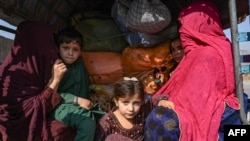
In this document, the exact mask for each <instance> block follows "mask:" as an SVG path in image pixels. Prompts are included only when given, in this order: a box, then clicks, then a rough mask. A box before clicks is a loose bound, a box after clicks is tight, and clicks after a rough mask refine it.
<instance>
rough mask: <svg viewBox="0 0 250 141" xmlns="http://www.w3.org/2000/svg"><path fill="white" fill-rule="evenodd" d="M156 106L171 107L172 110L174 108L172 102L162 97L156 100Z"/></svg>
mask: <svg viewBox="0 0 250 141" xmlns="http://www.w3.org/2000/svg"><path fill="white" fill-rule="evenodd" d="M157 106H163V107H165V108H169V109H173V110H174V108H175V106H174V103H173V102H172V101H168V100H164V99H162V100H160V101H159V102H158V104H157Z"/></svg>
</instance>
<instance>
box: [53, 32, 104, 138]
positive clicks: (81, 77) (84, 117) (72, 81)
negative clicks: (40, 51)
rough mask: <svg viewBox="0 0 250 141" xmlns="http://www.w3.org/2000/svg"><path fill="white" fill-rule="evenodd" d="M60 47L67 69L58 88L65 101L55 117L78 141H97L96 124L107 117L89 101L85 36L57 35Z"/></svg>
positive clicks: (56, 111)
mask: <svg viewBox="0 0 250 141" xmlns="http://www.w3.org/2000/svg"><path fill="white" fill-rule="evenodd" d="M57 46H58V51H59V56H60V59H61V63H64V64H66V65H67V72H66V73H65V75H64V77H63V79H62V80H61V82H60V85H59V87H58V93H59V94H60V96H61V97H62V98H63V101H62V102H61V103H60V105H59V106H57V108H56V109H55V110H54V111H53V113H52V116H53V117H54V118H55V119H57V120H59V121H61V122H63V123H65V124H66V125H68V126H70V127H73V128H75V129H76V132H77V133H76V136H75V138H74V140H75V141H78V140H79V141H80V140H81V141H91V140H93V138H94V134H95V128H96V120H97V119H98V118H99V117H96V116H100V117H101V116H102V115H103V114H105V113H104V112H103V111H102V110H101V109H100V106H99V105H93V103H92V102H91V101H90V100H89V87H88V86H89V84H88V74H87V70H86V68H85V65H84V62H83V60H82V57H81V51H82V47H83V39H82V35H81V34H80V33H79V32H77V31H76V30H74V29H71V28H66V29H63V30H62V31H61V32H59V34H58V38H57Z"/></svg>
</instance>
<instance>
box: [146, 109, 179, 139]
mask: <svg viewBox="0 0 250 141" xmlns="http://www.w3.org/2000/svg"><path fill="white" fill-rule="evenodd" d="M146 120H147V122H146V124H145V132H144V135H145V136H146V137H145V140H144V141H153V140H162V141H177V140H178V139H179V136H180V129H179V119H178V117H177V114H176V113H175V112H174V111H173V110H171V109H168V108H164V107H160V106H157V107H155V108H154V109H153V110H152V111H151V112H150V113H149V116H148V117H147V119H146Z"/></svg>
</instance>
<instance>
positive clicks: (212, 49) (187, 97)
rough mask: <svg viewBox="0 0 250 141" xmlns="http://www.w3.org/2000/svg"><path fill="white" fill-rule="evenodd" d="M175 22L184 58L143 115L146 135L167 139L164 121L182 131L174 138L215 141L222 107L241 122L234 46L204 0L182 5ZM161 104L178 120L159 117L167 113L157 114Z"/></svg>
mask: <svg viewBox="0 0 250 141" xmlns="http://www.w3.org/2000/svg"><path fill="white" fill-rule="evenodd" d="M179 21H180V23H181V27H180V29H179V32H180V37H181V41H182V45H183V47H184V52H185V56H184V58H183V60H182V61H181V62H180V64H179V65H178V66H177V68H176V69H175V71H174V73H173V74H172V76H171V78H170V79H169V81H168V82H167V83H166V84H165V85H164V86H163V87H162V88H161V89H160V90H159V91H158V92H157V93H156V94H155V95H154V97H153V99H155V100H156V101H158V102H157V105H158V107H156V108H155V109H154V110H153V111H152V112H151V114H150V115H149V116H148V118H147V121H146V127H145V138H146V140H157V139H159V138H162V139H163V140H164V138H168V137H164V136H163V134H165V133H166V132H165V131H163V130H160V129H157V127H156V126H159V125H160V124H162V125H163V126H164V127H165V128H168V129H169V131H172V130H174V129H175V130H176V129H177V128H179V129H180V130H179V132H177V135H175V138H171V139H173V140H180V141H216V140H218V139H219V128H220V124H221V119H222V117H223V114H225V111H227V110H231V111H233V113H235V114H236V120H237V121H239V116H238V112H237V110H238V109H239V108H240V104H239V101H238V99H237V98H236V94H235V80H234V68H233V58H232V47H231V44H230V42H229V40H228V39H227V38H226V36H225V35H224V33H223V29H222V26H221V22H220V17H219V13H218V10H217V9H216V7H215V6H214V5H213V4H211V3H210V2H208V1H205V0H203V1H197V2H195V3H192V4H191V5H189V6H187V7H185V8H184V9H182V11H181V12H180V16H179ZM162 99H165V100H162ZM159 106H165V107H168V108H170V109H171V110H173V114H176V115H177V117H178V120H175V122H170V121H171V120H168V121H162V120H161V119H163V118H165V117H164V116H167V115H166V114H165V115H164V112H162V113H160V112H157V111H161V110H159V109H160V108H159ZM161 108H163V107H161ZM165 109H166V108H165ZM169 115H171V114H169ZM234 116H235V115H234ZM156 119H157V120H156ZM172 121H173V120H172ZM157 122H158V124H156V125H155V124H154V123H157ZM159 122H162V123H159ZM170 123H171V124H170ZM237 123H239V124H240V122H237ZM169 127H170V128H169ZM154 130H157V132H154ZM160 131H161V132H160ZM155 134H158V135H155ZM179 134H180V135H179ZM161 135H162V136H161ZM154 136H157V137H156V138H157V139H155V138H154ZM171 136H174V135H173V134H172V135H171ZM178 138H179V139H178Z"/></svg>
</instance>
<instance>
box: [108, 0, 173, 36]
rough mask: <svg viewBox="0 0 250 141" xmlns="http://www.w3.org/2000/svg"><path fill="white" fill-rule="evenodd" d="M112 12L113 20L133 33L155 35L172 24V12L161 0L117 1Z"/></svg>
mask: <svg viewBox="0 0 250 141" xmlns="http://www.w3.org/2000/svg"><path fill="white" fill-rule="evenodd" d="M112 11H113V14H112V16H113V18H118V19H119V20H120V21H121V22H122V23H123V25H125V27H126V28H128V29H129V30H130V31H132V32H141V33H148V34H154V33H157V32H160V31H162V30H163V29H165V28H166V27H167V26H168V25H169V24H170V22H171V14H170V11H169V9H168V8H167V6H166V5H164V4H163V3H162V2H161V1H160V0H133V1H131V0H116V2H115V3H114V5H113V7H112ZM122 31H124V30H122Z"/></svg>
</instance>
